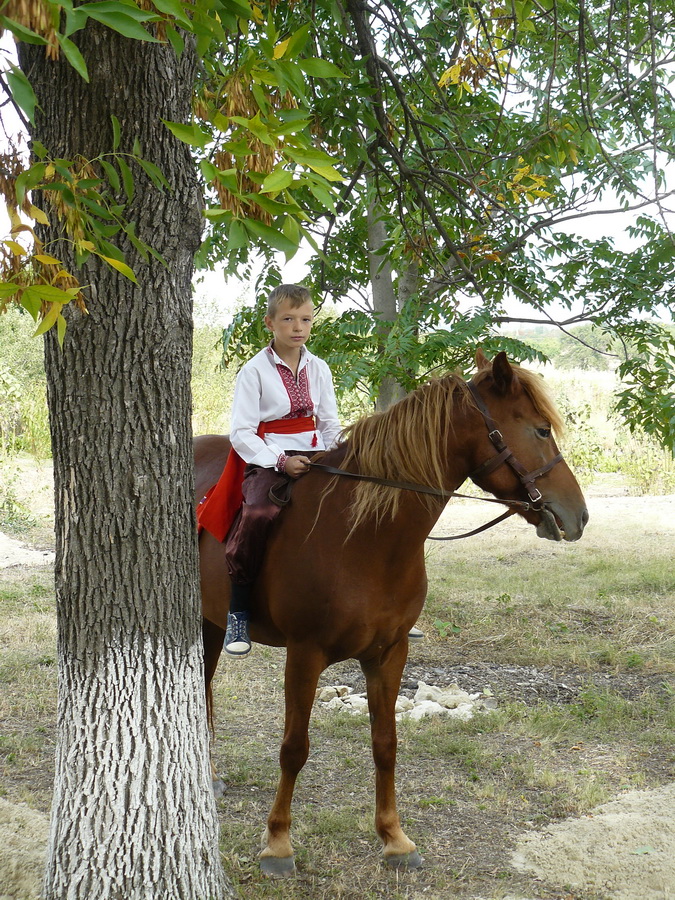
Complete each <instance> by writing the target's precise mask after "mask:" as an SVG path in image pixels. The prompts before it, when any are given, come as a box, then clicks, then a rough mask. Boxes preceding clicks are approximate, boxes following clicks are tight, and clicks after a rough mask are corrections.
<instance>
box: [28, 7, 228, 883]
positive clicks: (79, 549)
mask: <svg viewBox="0 0 675 900" xmlns="http://www.w3.org/2000/svg"><path fill="white" fill-rule="evenodd" d="M75 39H76V40H77V42H78V44H79V46H80V49H81V51H82V53H83V55H84V57H85V59H86V61H87V64H88V67H89V73H90V76H91V83H90V84H89V85H87V84H86V83H85V82H84V81H83V80H82V79H81V78H80V77H79V76H78V75H77V74H76V73H75V72H74V70H73V69H72V68H71V67H70V66H69V65H68V64H67V63H66V62H64V61H58V62H53V61H50V60H48V59H46V57H45V56H44V50H43V49H42V48H39V47H33V46H31V47H28V46H23V47H22V50H21V64H22V67H23V68H24V71H26V73H27V75H28V77H29V78H30V80H31V82H32V84H33V86H34V88H35V91H36V94H37V97H38V102H39V104H40V107H41V111H39V113H38V116H37V119H36V127H35V131H34V137H36V138H38V139H39V140H40V141H41V142H42V143H43V144H44V145H45V146H46V147H47V148H48V150H49V152H50V153H52V154H54V155H55V156H60V157H63V158H66V159H73V158H74V157H75V156H76V155H78V154H82V155H83V156H84V157H85V158H87V159H92V158H94V157H96V156H97V155H98V154H99V153H101V152H106V151H110V150H111V148H112V128H111V120H110V115H111V114H114V115H116V116H117V118H118V119H119V121H120V123H121V126H122V146H121V149H122V150H126V151H130V150H131V147H132V144H133V141H134V139H135V138H136V137H138V139H139V141H140V147H141V151H142V154H143V156H144V157H145V158H146V159H148V160H150V161H152V162H154V163H155V164H157V165H159V166H160V168H161V169H162V171H163V172H164V174H165V175H166V177H167V179H168V181H169V182H170V184H171V187H172V191H171V192H166V193H161V192H159V191H158V190H157V189H155V188H154V187H153V186H152V184H151V183H150V182H149V181H148V180H147V179H146V178H145V177H144V175H143V173H142V172H141V170H140V169H139V168H138V167H137V166H134V172H135V176H136V189H135V195H134V201H133V204H132V207H131V209H130V210H129V211H128V213H127V214H128V216H129V218H130V219H132V220H134V221H136V223H137V233H138V234H139V236H140V237H141V238H142V239H143V240H145V241H147V242H148V243H149V244H150V245H152V246H153V247H154V248H155V249H156V250H158V251H159V252H160V253H161V254H162V256H163V257H164V259H165V260H166V262H167V267H166V268H165V267H164V266H162V264H161V263H159V262H157V261H155V260H153V259H150V261H145V260H143V259H142V258H141V257H140V256H139V255H138V254H137V253H135V252H134V250H133V248H132V247H131V246H130V245H129V244H128V243H127V244H126V245H122V246H123V249H124V251H125V255H126V259H127V262H128V263H129V264H130V265H131V266H132V267H133V269H134V270H135V273H136V275H137V278H138V284H137V285H135V284H133V283H132V282H131V281H129V280H127V279H125V278H124V277H123V276H121V275H119V274H118V273H116V272H115V271H113V270H112V269H110V268H109V267H108V266H106V265H105V264H104V263H102V262H101V261H100V260H98V259H97V258H95V257H93V256H92V257H91V258H90V260H89V262H88V263H87V264H86V266H85V267H84V269H83V270H82V273H81V281H82V283H83V284H86V285H89V287H88V288H87V290H86V294H87V298H88V301H87V306H88V315H84V314H82V313H81V312H78V311H77V310H76V309H71V310H70V311H69V313H68V316H67V318H68V328H67V333H66V337H65V344H64V347H63V350H61V349H60V348H59V346H58V344H57V342H56V340H55V337H54V336H53V335H49V336H48V338H47V340H46V349H45V360H46V369H47V381H48V402H49V412H50V421H51V431H52V444H53V454H54V480H55V501H56V545H57V559H56V587H57V603H58V640H59V650H58V654H59V679H60V681H59V707H58V747H57V754H56V779H55V789H54V804H53V813H52V825H51V836H50V846H49V854H48V865H47V874H46V884H45V897H46V898H48V900H50V898H54V900H56V898H59V900H61V898H64V897H69V898H73V900H80V898H82V900H85V898H86V900H91V898H96V900H107V898H125V900H135V898H141V897H142V898H150V897H157V898H168V897H171V898H194V900H197V898H199V900H204V898H207V897H208V898H220V897H223V896H225V895H229V894H230V893H231V892H230V889H229V887H228V886H227V884H226V882H225V879H224V875H223V873H222V869H221V865H220V858H219V853H218V825H217V817H216V810H215V802H214V799H213V795H212V791H211V778H210V772H209V763H208V749H207V745H208V732H207V727H206V717H205V710H204V693H203V676H202V647H201V636H200V610H199V588H198V580H197V548H196V539H195V531H194V523H193V509H192V451H191V428H190V414H191V395H190V362H191V348H192V308H191V287H190V285H191V275H192V256H193V254H194V251H195V249H196V248H197V246H198V243H199V239H200V227H201V226H200V210H199V200H198V193H197V186H196V177H195V172H194V167H193V164H192V162H191V160H190V156H189V153H188V151H187V148H186V147H185V146H184V145H181V144H179V143H178V142H177V141H176V140H175V139H174V138H173V137H172V136H171V135H170V134H169V132H168V131H167V129H166V128H165V126H164V125H162V123H161V122H160V118H165V119H169V120H173V121H188V120H189V118H190V113H191V106H190V104H191V96H192V87H193V82H194V65H195V59H194V52H193V49H192V46H191V44H190V43H189V41H188V44H187V47H186V51H185V53H184V54H183V55H182V57H181V59H180V60H178V59H177V58H176V56H175V55H174V53H173V51H172V50H171V49H170V48H169V47H168V46H166V45H163V46H160V45H157V44H147V43H141V42H137V41H131V40H125V39H124V38H122V37H120V36H119V35H117V34H115V33H113V32H111V31H109V30H107V29H104V28H103V27H100V26H96V25H92V23H90V24H89V25H88V26H87V28H86V29H85V31H84V32H80V33H78V34H77V35H75ZM45 208H46V210H47V212H48V215H49V216H50V218H51V219H52V227H51V228H50V229H48V231H47V234H46V237H47V238H50V239H52V240H53V239H55V238H57V237H58V233H57V230H56V227H55V222H56V215H55V213H54V211H53V210H50V209H49V208H48V207H45ZM48 250H49V252H51V253H53V254H54V255H55V256H57V257H60V258H61V259H63V260H64V261H66V262H70V263H71V264H72V254H69V249H68V245H67V243H66V241H64V240H59V241H58V242H57V243H56V244H53V245H51V246H50V247H49V248H48Z"/></svg>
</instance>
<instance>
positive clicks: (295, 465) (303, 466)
mask: <svg viewBox="0 0 675 900" xmlns="http://www.w3.org/2000/svg"><path fill="white" fill-rule="evenodd" d="M309 466H310V462H309V460H308V459H307V457H306V456H289V457H288V458H287V460H286V464H285V465H284V472H285V474H286V475H290V477H291V478H300V476H301V475H305V474H306V473H307V472H309Z"/></svg>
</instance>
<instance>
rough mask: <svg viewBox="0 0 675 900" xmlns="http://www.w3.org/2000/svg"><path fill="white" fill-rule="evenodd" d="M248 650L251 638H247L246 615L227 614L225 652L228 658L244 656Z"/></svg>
mask: <svg viewBox="0 0 675 900" xmlns="http://www.w3.org/2000/svg"><path fill="white" fill-rule="evenodd" d="M250 649H251V638H250V637H249V636H248V613H247V612H236V613H228V614H227V632H226V634H225V652H226V653H229V654H230V656H246V654H247V653H248V652H249V650H250Z"/></svg>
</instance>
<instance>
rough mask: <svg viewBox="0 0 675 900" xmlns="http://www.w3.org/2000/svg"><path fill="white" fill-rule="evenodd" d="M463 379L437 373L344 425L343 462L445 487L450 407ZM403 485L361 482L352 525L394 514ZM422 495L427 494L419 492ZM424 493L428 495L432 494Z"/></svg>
mask: <svg viewBox="0 0 675 900" xmlns="http://www.w3.org/2000/svg"><path fill="white" fill-rule="evenodd" d="M461 389H463V392H465V391H466V388H465V387H464V382H463V381H462V379H461V378H459V377H457V376H455V375H448V376H445V377H443V378H435V379H433V380H432V381H429V382H428V383H427V384H424V385H422V387H420V388H417V390H415V391H413V392H412V393H411V394H408V396H407V397H404V399H403V400H401V401H399V402H398V403H396V404H395V405H394V406H392V407H390V408H389V409H388V410H386V412H383V413H375V414H374V415H371V416H368V417H367V418H364V419H360V420H359V421H358V422H355V423H354V424H353V425H350V426H349V427H348V428H346V429H345V432H344V436H345V439H346V441H347V453H346V455H345V458H344V460H343V463H342V465H343V467H344V468H349V467H350V463H354V464H355V466H354V467H353V468H357V470H358V471H359V472H363V473H367V474H368V475H374V476H375V477H376V478H387V479H391V480H395V481H410V482H415V483H417V484H424V485H427V486H428V487H433V488H438V489H439V490H442V489H443V488H444V486H445V475H446V472H445V462H446V461H445V454H444V452H443V451H444V448H445V447H446V446H447V443H448V439H449V435H450V432H451V430H452V427H453V426H452V410H453V407H454V404H455V400H456V394H457V392H458V390H461ZM400 496H401V491H400V490H399V489H397V488H390V487H385V486H383V485H377V484H371V483H368V482H360V483H359V484H358V485H357V486H356V488H355V491H354V500H353V503H352V510H351V511H352V525H353V528H356V526H357V525H358V524H359V523H360V522H362V521H363V520H364V519H366V518H367V517H369V516H374V517H375V519H376V521H377V522H379V521H380V520H381V519H383V518H385V517H386V516H391V517H393V516H394V515H396V511H397V509H398V502H399V499H400ZM419 496H424V495H419ZM426 499H429V498H428V496H427V498H426Z"/></svg>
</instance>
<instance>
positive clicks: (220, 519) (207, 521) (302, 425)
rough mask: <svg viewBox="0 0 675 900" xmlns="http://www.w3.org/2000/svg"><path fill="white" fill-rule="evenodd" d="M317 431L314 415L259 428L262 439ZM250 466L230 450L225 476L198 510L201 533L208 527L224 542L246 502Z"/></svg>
mask: <svg viewBox="0 0 675 900" xmlns="http://www.w3.org/2000/svg"><path fill="white" fill-rule="evenodd" d="M315 429H316V421H315V420H314V417H313V416H303V417H302V418H298V419H275V420H274V421H272V422H261V423H260V425H258V430H257V434H258V437H263V435H265V434H303V433H304V432H307V431H314V430H315ZM245 468H246V463H245V462H244V460H243V459H242V458H241V456H239V454H238V453H237V452H236V450H234V449H233V448H232V449H230V452H229V455H228V457H227V462H226V463H225V468H224V469H223V474H222V475H221V476H220V479H219V480H218V481H217V482H216V484H214V486H213V487H212V488H211V489H210V490H209V491H208V492H207V494H206V496H205V497H204V499H203V500H202V501H201V502H200V504H199V506H198V507H197V530H198V531H199V532H201V530H202V529H203V528H205V529H206V530H207V531H208V532H210V533H211V534H212V535H213V536H214V537H215V538H216V539H217V540H219V541H221V543H222V541H224V540H225V538H226V537H227V532H228V531H229V530H230V528H231V526H232V523H233V522H234V518H235V516H236V515H237V513H238V512H239V510H240V508H241V504H242V503H243V502H244V495H243V494H242V492H241V486H242V484H243V481H244V469H245Z"/></svg>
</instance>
